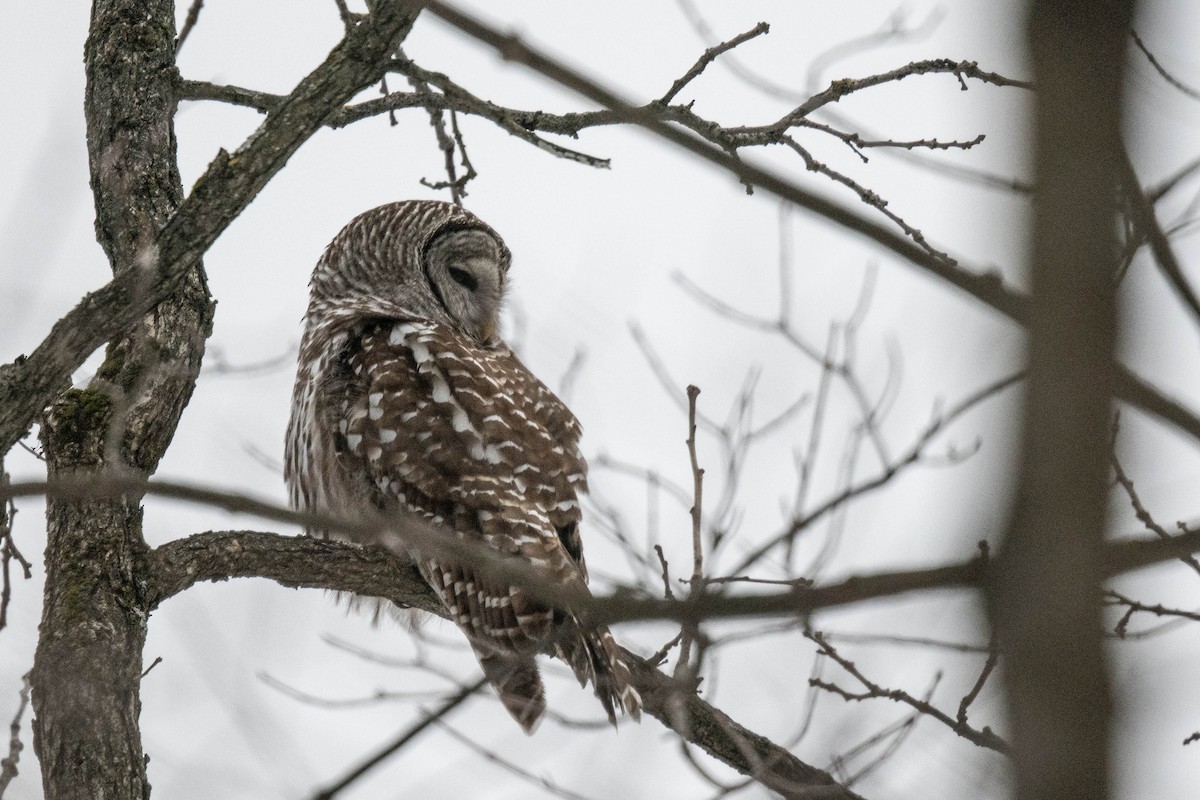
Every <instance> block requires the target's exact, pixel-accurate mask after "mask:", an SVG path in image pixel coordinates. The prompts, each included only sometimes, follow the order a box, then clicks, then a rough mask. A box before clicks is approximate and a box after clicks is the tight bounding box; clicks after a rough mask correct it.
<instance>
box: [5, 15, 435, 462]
mask: <svg viewBox="0 0 1200 800" xmlns="http://www.w3.org/2000/svg"><path fill="white" fill-rule="evenodd" d="M413 19H414V17H413V16H412V14H411V13H410V12H409V10H408V8H407V6H406V5H405V4H404V3H402V2H400V0H379V2H377V3H376V4H375V9H374V11H373V12H372V13H371V14H370V16H369V17H368V18H367V19H366V20H364V21H363V22H360V23H359V24H358V25H357V26H355V27H354V28H353V29H352V30H350V31H349V32H348V33H347V34H346V36H345V38H344V39H342V41H341V42H340V43H339V44H338V45H337V46H336V47H335V48H334V49H333V50H332V51H331V52H330V54H329V56H328V57H327V58H326V59H325V61H324V62H323V63H322V64H321V65H320V66H319V67H317V69H315V70H314V71H313V72H312V73H310V74H309V75H308V76H307V77H305V78H304V79H303V80H302V81H300V83H299V84H298V85H297V86H296V88H295V90H293V91H292V93H291V94H290V95H288V96H287V97H286V98H284V99H283V100H282V101H281V102H280V103H279V104H278V105H277V106H276V107H275V108H274V109H272V111H271V113H270V114H268V115H267V118H266V120H264V121H263V123H262V125H260V126H259V128H258V130H257V131H255V133H254V134H253V135H251V136H250V138H248V139H247V140H246V141H245V142H244V143H243V144H242V146H241V147H240V148H238V150H237V151H236V152H235V153H233V155H230V154H228V153H226V152H224V151H221V152H220V153H219V154H218V155H217V157H216V158H215V159H214V160H213V161H212V163H211V164H209V167H208V169H207V170H206V171H205V173H204V175H203V176H201V178H200V179H199V180H198V181H197V182H196V184H195V186H194V187H193V189H192V193H191V194H190V195H189V196H188V197H187V198H186V199H185V200H184V201H183V203H182V204H181V205H180V207H179V210H178V211H177V212H176V213H175V214H174V216H172V217H171V219H170V221H169V222H168V223H167V224H166V226H165V227H164V228H163V230H162V231H161V232H159V234H158V237H157V240H156V242H155V247H154V248H153V249H152V250H151V251H149V252H146V253H145V260H144V264H145V266H144V267H143V268H142V269H136V270H128V271H126V272H125V273H123V274H121V275H119V276H117V277H116V278H114V280H113V281H112V282H111V283H109V284H108V285H107V286H105V287H103V288H101V289H98V290H97V291H95V292H92V293H90V294H88V295H86V296H85V297H84V298H83V299H82V300H81V301H80V302H79V304H78V305H77V306H76V307H75V308H74V309H72V310H71V312H70V313H68V314H67V315H66V316H65V317H63V318H62V319H60V320H59V321H58V322H57V323H55V325H54V327H53V328H52V329H51V331H50V333H49V335H48V336H47V337H46V338H45V339H44V340H43V341H42V343H41V344H40V345H38V347H37V349H35V350H34V351H33V352H32V353H31V354H30V355H29V356H28V357H26V356H21V357H20V358H18V359H16V360H15V361H14V362H13V363H11V364H7V365H4V366H2V367H0V453H4V452H7V451H8V449H9V448H11V447H12V446H13V444H15V443H16V442H17V440H19V439H20V438H21V437H22V436H24V435H25V433H26V432H27V431H28V430H29V428H30V426H31V425H32V424H33V421H34V419H35V418H36V416H37V415H38V414H39V413H40V412H41V410H42V409H43V408H45V407H46V406H47V405H48V404H49V402H50V400H51V399H52V398H53V397H54V395H55V394H57V393H58V392H59V391H61V390H62V389H64V388H66V387H67V386H68V385H69V381H70V376H71V373H72V372H73V371H74V370H76V369H78V367H79V366H80V365H81V364H82V363H83V361H84V359H86V358H87V357H88V356H89V355H91V354H92V353H93V352H95V350H96V349H97V348H99V347H100V346H101V345H103V344H104V343H105V342H107V341H109V340H110V339H112V338H113V337H115V336H116V335H118V334H120V333H122V332H124V331H126V330H128V329H129V328H130V327H132V326H133V325H134V324H136V323H137V321H138V320H139V319H141V317H142V316H143V315H144V314H145V313H146V312H148V311H149V310H150V309H152V308H154V307H155V306H156V305H157V304H158V303H159V302H160V301H161V300H163V299H164V298H165V297H167V296H168V295H169V294H170V293H171V291H172V290H173V289H174V287H175V286H176V284H177V283H178V282H179V281H180V280H181V279H182V277H183V276H184V275H185V274H186V273H187V271H188V270H189V269H190V268H191V266H192V265H193V264H194V263H196V261H197V260H198V259H199V258H200V257H201V256H202V255H203V254H204V252H205V251H206V250H207V249H208V248H209V246H210V245H212V243H213V242H214V241H215V240H216V238H217V237H218V236H219V235H220V234H221V233H222V232H223V231H224V230H225V229H226V228H227V227H228V226H229V225H230V223H231V222H233V220H234V219H236V218H237V216H238V215H239V214H240V213H241V212H242V211H243V210H244V209H245V208H246V206H248V205H249V204H250V202H251V201H252V200H253V199H254V198H255V196H256V195H257V194H258V193H259V192H260V191H261V190H262V189H263V187H264V186H266V184H267V182H268V181H269V180H270V179H271V178H272V177H273V176H274V175H275V173H276V172H278V171H279V170H280V169H282V168H283V165H284V164H286V163H287V160H288V159H289V158H290V157H291V156H292V154H293V153H295V152H296V150H297V149H299V147H300V146H301V145H302V144H304V142H306V141H307V140H308V139H309V137H310V136H312V135H313V133H315V132H316V131H317V130H319V129H320V128H321V127H322V126H324V125H325V124H326V123H327V122H328V121H329V119H330V117H332V116H333V115H334V114H336V113H337V111H338V110H339V109H340V108H341V106H342V105H343V104H344V103H346V101H348V100H349V99H350V98H352V97H353V96H354V95H355V94H357V93H358V92H359V91H361V90H362V89H363V88H365V87H367V86H369V85H371V84H372V83H374V82H375V81H376V80H378V79H379V78H381V77H382V76H383V74H384V72H385V71H386V68H387V62H388V60H389V58H390V56H391V53H393V52H394V51H395V49H396V47H397V46H398V45H399V43H400V42H401V41H402V40H403V38H404V36H405V35H407V33H408V31H409V30H410V29H411V27H412V23H413Z"/></svg>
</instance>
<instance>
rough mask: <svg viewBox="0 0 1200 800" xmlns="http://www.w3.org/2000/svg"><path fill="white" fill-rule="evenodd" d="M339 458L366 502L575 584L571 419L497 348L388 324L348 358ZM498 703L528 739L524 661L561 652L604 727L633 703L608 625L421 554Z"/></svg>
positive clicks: (534, 685) (431, 329)
mask: <svg viewBox="0 0 1200 800" xmlns="http://www.w3.org/2000/svg"><path fill="white" fill-rule="evenodd" d="M348 354H349V361H348V365H349V371H350V373H351V377H350V381H349V383H350V388H349V390H348V391H347V392H346V393H345V395H344V397H345V400H344V403H343V405H342V409H341V415H340V417H341V418H340V421H339V423H338V429H339V435H340V437H341V439H340V442H339V445H340V447H339V449H340V450H341V452H342V454H343V455H342V457H343V458H345V459H349V460H353V461H357V462H359V465H360V467H359V469H360V470H362V467H365V472H366V474H368V475H369V476H370V479H371V481H372V483H373V491H374V492H375V499H376V503H377V505H379V506H380V507H381V508H383V509H385V510H387V509H392V508H394V509H402V510H406V511H408V512H412V513H417V514H420V515H421V516H423V517H424V518H426V519H428V520H429V521H430V522H432V523H433V524H434V525H437V526H440V527H444V528H446V529H449V530H453V531H454V532H455V533H457V535H458V536H459V537H461V538H464V539H467V540H477V541H481V542H483V543H485V544H486V545H487V546H488V547H489V548H491V549H493V550H495V551H499V552H500V553H504V554H506V555H512V556H517V557H519V558H521V559H522V560H523V561H525V562H526V563H528V564H529V565H530V566H532V567H533V568H534V569H535V570H536V571H537V572H538V573H539V574H540V575H541V576H543V577H544V578H545V579H546V580H547V581H550V582H552V583H557V584H559V585H563V586H571V587H577V588H583V587H585V586H586V571H585V569H584V566H583V553H582V543H581V541H580V539H579V536H578V528H579V523H580V519H581V514H580V508H579V500H578V498H579V495H580V494H581V493H583V492H584V491H586V489H587V478H586V467H585V463H584V461H583V458H582V456H581V455H580V453H579V449H578V441H579V435H580V429H579V423H578V422H577V421H576V419H575V417H574V416H573V415H572V414H571V412H570V411H569V410H567V408H566V407H565V406H564V405H563V404H562V403H561V402H560V401H559V400H558V398H556V397H555V396H554V395H553V393H551V392H550V390H549V389H547V388H546V387H545V386H544V385H543V384H542V383H541V382H540V381H538V380H537V379H536V378H535V377H534V376H533V375H532V374H531V373H530V372H529V371H528V370H527V369H525V367H524V365H523V364H521V362H520V361H519V360H518V359H517V358H516V356H514V355H513V354H512V352H511V351H509V350H508V348H506V347H504V346H502V345H501V346H499V347H497V348H495V349H485V348H480V347H479V346H477V345H474V344H473V343H471V342H469V341H467V340H464V339H463V338H462V337H461V336H460V335H459V334H457V333H455V332H454V331H451V330H449V329H448V328H446V327H444V326H439V325H434V324H432V323H425V322H419V321H388V322H383V323H379V324H376V325H373V326H370V327H368V328H366V329H363V330H361V331H360V332H359V334H358V336H357V338H356V339H353V340H352V341H351V343H350V346H349V349H348ZM417 563H418V566H419V567H420V569H421V572H422V575H423V576H424V577H425V579H426V580H427V581H428V582H429V583H430V585H431V586H432V587H433V588H434V589H435V590H436V591H437V592H438V594H439V596H440V597H441V599H442V602H443V603H444V604H445V606H446V608H447V609H448V611H449V612H450V615H451V617H452V618H453V619H454V621H455V622H456V623H457V624H458V625H459V627H461V628H462V629H463V631H464V632H465V633H466V634H467V636H468V638H469V639H470V641H471V643H472V645H473V647H474V648H475V651H476V655H477V656H478V658H479V661H480V664H481V666H482V667H483V669H484V673H485V675H486V676H487V677H488V679H489V681H490V682H491V683H492V685H493V686H494V687H495V689H496V692H497V694H498V695H499V696H500V698H501V700H502V701H503V703H504V705H505V707H506V708H507V709H508V710H509V712H510V713H511V714H512V715H513V717H514V718H515V719H516V720H517V721H518V722H519V723H520V724H521V725H522V727H524V728H525V729H526V730H527V731H528V730H532V728H533V726H534V725H536V722H537V719H538V717H540V715H541V713H542V710H543V709H544V706H545V700H544V692H543V689H542V684H541V679H540V677H539V676H538V673H537V667H536V665H535V664H534V661H533V657H534V655H536V654H537V653H540V652H550V653H557V654H559V655H560V656H561V657H562V658H563V659H564V660H565V661H567V662H568V663H569V664H571V666H572V668H573V669H574V671H575V674H576V676H577V677H578V678H579V680H580V682H581V683H585V682H590V683H591V684H592V685H593V687H594V688H595V690H596V693H597V696H598V697H600V699H601V702H602V704H603V705H604V707H605V710H606V711H607V712H608V715H609V717H610V719H613V720H614V721H615V713H614V706H615V707H622V708H625V709H626V710H627V711H628V712H629V713H636V712H637V709H638V708H639V706H640V703H639V698H638V697H637V693H636V691H634V690H633V688H632V685H631V683H630V676H629V670H628V667H627V666H626V665H625V663H624V661H623V660H622V659H621V657H620V655H619V651H618V650H617V648H616V644H615V642H613V640H612V637H611V635H610V634H609V633H608V631H607V630H604V629H597V630H588V631H584V630H581V629H580V627H579V625H578V624H577V623H576V621H575V619H574V617H573V615H571V614H570V612H569V611H564V610H562V609H555V608H552V607H550V606H548V605H546V604H545V603H542V602H540V601H538V600H536V599H535V598H533V597H532V596H531V595H529V594H528V593H527V592H525V591H523V590H522V589H520V588H518V587H512V586H509V585H507V584H506V583H504V582H502V581H497V580H495V579H491V578H489V577H488V576H487V575H486V574H485V573H484V571H482V570H480V571H477V570H475V569H474V567H473V566H472V565H471V564H469V563H465V559H459V560H452V559H448V558H444V557H442V556H437V557H434V558H430V557H427V556H419V557H418V559H417Z"/></svg>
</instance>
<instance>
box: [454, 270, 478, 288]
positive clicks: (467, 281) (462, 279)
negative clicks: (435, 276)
mask: <svg viewBox="0 0 1200 800" xmlns="http://www.w3.org/2000/svg"><path fill="white" fill-rule="evenodd" d="M447 272H449V273H450V277H451V278H453V279H454V282H455V283H457V284H458V285H459V286H462V287H464V288H465V289H466V290H467V291H468V292H473V291H475V289H476V288H478V286H479V281H478V280H476V279H475V276H474V275H472V274H471V273H469V272H467V271H466V270H465V269H459V268H458V267H448V268H447Z"/></svg>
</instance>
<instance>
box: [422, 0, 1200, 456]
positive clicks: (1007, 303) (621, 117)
mask: <svg viewBox="0 0 1200 800" xmlns="http://www.w3.org/2000/svg"><path fill="white" fill-rule="evenodd" d="M407 1H408V2H410V3H411V4H412V5H413V7H423V8H426V9H427V10H428V11H429V12H430V13H432V14H434V15H435V16H437V17H439V18H441V19H442V20H444V21H446V22H447V23H449V24H450V25H453V26H454V27H456V28H458V29H459V30H461V31H462V32H464V33H466V34H467V35H468V36H471V37H474V38H475V39H478V40H479V41H481V42H483V43H484V44H487V45H489V46H491V47H492V48H494V49H495V50H496V51H497V52H498V53H499V54H500V56H501V57H502V58H504V59H505V60H508V61H515V62H517V63H520V64H524V65H525V66H527V67H529V68H530V69H532V70H534V71H535V72H538V73H540V74H542V75H545V76H546V77H548V78H550V79H551V80H553V81H555V82H557V83H559V84H561V85H563V86H566V87H567V88H569V89H572V90H574V91H576V92H578V93H579V94H581V95H583V96H584V97H587V98H588V99H590V100H592V101H594V102H596V103H599V104H600V105H602V106H604V107H605V108H607V109H609V110H610V111H609V113H611V114H613V115H615V120H614V121H617V122H629V123H633V124H636V125H640V126H642V127H644V128H646V129H647V130H649V131H651V132H653V133H655V134H657V135H659V136H660V137H662V138H664V139H666V140H667V141H669V142H671V143H672V144H674V145H676V146H678V147H680V148H682V149H684V150H687V151H688V152H690V153H692V154H693V155H696V156H698V157H700V158H702V159H704V160H706V161H708V162H710V163H713V164H716V165H717V166H719V167H721V168H722V169H725V170H726V171H728V172H731V173H733V174H734V175H736V176H737V178H738V180H740V181H741V182H743V183H746V184H749V185H752V186H756V187H759V188H761V189H764V190H765V191H768V192H770V193H771V194H774V195H775V196H777V197H779V198H781V199H784V200H787V201H789V202H791V203H794V204H796V205H798V206H800V207H802V208H805V209H808V210H809V211H811V212H813V213H815V214H817V215H819V216H822V217H825V218H826V219H827V220H829V221H830V222H833V223H834V224H836V225H839V226H841V227H843V228H845V229H847V230H849V231H852V232H854V233H857V234H859V235H860V236H863V237H864V238H866V239H869V240H870V241H873V242H875V243H876V244H878V245H880V246H882V247H884V248H886V249H888V250H890V251H892V252H893V253H895V254H896V255H898V256H900V257H901V258H902V259H904V260H905V261H908V262H909V263H911V264H913V265H915V266H917V267H920V268H921V269H924V270H926V271H928V272H930V273H932V274H933V275H936V276H937V277H939V278H941V279H942V280H944V281H946V282H947V283H949V284H950V285H952V286H954V287H956V288H958V289H959V290H961V291H963V292H966V293H967V294H969V295H971V296H972V297H974V298H976V299H977V300H979V301H981V302H983V303H984V304H986V305H988V306H990V307H991V308H993V309H995V310H996V311H999V312H1000V313H1001V314H1004V315H1005V316H1007V317H1009V318H1010V319H1012V320H1014V321H1015V322H1018V323H1020V324H1021V325H1028V323H1029V313H1030V309H1029V306H1030V302H1029V298H1028V296H1026V295H1025V294H1023V293H1021V292H1019V291H1017V290H1016V289H1013V288H1011V287H1009V286H1007V285H1005V283H1004V282H1003V279H1002V278H1001V277H1000V276H999V275H998V274H997V273H994V272H987V273H985V272H981V271H979V270H974V271H973V270H970V269H965V268H963V267H962V266H961V265H960V263H959V261H958V260H957V259H953V258H942V257H938V256H935V255H932V254H931V253H930V252H928V251H927V250H925V249H924V248H922V247H920V246H918V245H917V244H915V243H914V242H913V241H911V240H910V239H908V238H906V237H904V236H901V235H900V234H897V233H894V232H893V231H891V230H888V229H887V228H884V227H883V226H881V225H878V224H876V223H874V222H872V221H871V220H869V219H868V218H866V217H864V216H862V215H861V214H859V213H858V212H856V211H852V210H850V209H849V208H846V207H845V206H842V205H841V204H839V203H835V202H833V201H830V200H827V199H826V198H824V197H821V196H820V195H817V194H814V193H813V192H810V191H808V190H806V189H804V188H802V187H800V186H799V185H797V184H795V183H792V182H790V181H788V180H786V179H784V178H782V177H780V176H778V175H776V174H774V173H770V172H767V171H765V170H762V169H759V168H758V167H755V166H753V165H752V164H749V163H747V162H745V161H742V160H740V159H737V158H734V157H732V156H730V155H728V154H727V153H725V152H724V151H722V150H719V149H717V148H714V147H712V146H710V145H708V144H705V143H704V142H702V141H700V140H698V139H696V138H695V137H694V136H691V135H689V134H688V133H685V132H684V131H681V130H679V129H677V128H674V127H671V126H670V125H667V124H666V123H665V122H664V121H662V120H661V119H659V117H657V116H655V115H654V114H653V113H651V112H650V111H648V110H647V109H642V108H637V107H634V106H633V105H631V104H630V103H628V102H626V101H625V100H624V99H622V98H621V97H619V96H618V95H616V94H615V93H613V92H612V91H610V90H608V89H606V88H605V87H603V86H601V85H599V84H598V83H596V82H595V81H592V80H590V79H588V78H586V77H585V76H583V75H582V74H580V73H579V72H576V71H575V70H573V69H571V68H569V67H567V66H565V65H564V64H562V63H560V62H558V61H555V60H554V59H552V58H549V57H547V56H546V55H544V54H543V53H540V52H538V51H536V50H533V49H532V48H530V47H528V46H527V45H525V44H524V43H523V42H522V41H521V40H520V39H519V38H517V37H516V36H510V35H506V34H503V33H501V32H500V31H497V30H496V29H494V28H492V27H490V26H488V25H486V24H484V23H483V22H481V21H479V20H478V19H476V18H474V17H472V16H469V15H467V14H465V13H463V12H461V11H459V10H457V9H454V8H452V7H450V6H448V5H446V4H445V3H442V2H438V1H437V0H428V2H422V1H421V0H407ZM962 66H964V65H962V64H958V63H955V62H947V65H945V67H944V70H943V71H947V72H951V73H954V72H957V71H959V68H960V67H962ZM976 69H977V68H976ZM985 74H986V75H987V76H989V77H990V76H991V73H985ZM1005 80H1006V81H1008V79H1005ZM1008 83H1009V84H1010V85H1018V84H1020V82H1016V81H1008ZM1021 85H1025V84H1021ZM676 121H679V120H676ZM1114 380H1115V385H1114V393H1115V395H1116V396H1117V397H1119V398H1120V399H1122V400H1124V401H1126V402H1128V403H1131V404H1133V405H1135V406H1140V407H1141V408H1143V409H1144V410H1146V411H1148V412H1150V413H1151V414H1153V415H1155V416H1158V417H1159V418H1160V419H1162V420H1164V421H1166V422H1168V423H1170V424H1172V425H1174V426H1176V427H1177V428H1179V429H1180V430H1181V431H1183V432H1184V433H1187V434H1188V435H1189V436H1190V437H1192V439H1194V440H1195V441H1197V442H1200V416H1197V415H1196V414H1195V413H1194V412H1192V411H1191V410H1189V409H1187V408H1185V407H1184V406H1182V405H1180V404H1179V403H1178V402H1177V401H1175V400H1173V399H1171V398H1169V397H1167V396H1165V395H1163V394H1162V393H1161V392H1159V391H1158V390H1156V389H1154V388H1153V387H1151V386H1149V385H1148V384H1146V383H1145V382H1144V381H1142V380H1141V379H1140V378H1138V377H1137V376H1136V375H1134V374H1133V373H1131V372H1130V371H1129V370H1128V369H1126V368H1125V367H1122V366H1119V365H1118V366H1117V370H1116V375H1115V376H1114Z"/></svg>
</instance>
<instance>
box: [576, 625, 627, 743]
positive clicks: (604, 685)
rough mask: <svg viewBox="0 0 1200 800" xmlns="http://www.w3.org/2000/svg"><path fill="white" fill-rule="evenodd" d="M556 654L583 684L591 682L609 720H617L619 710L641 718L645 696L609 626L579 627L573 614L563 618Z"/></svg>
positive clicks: (615, 721)
mask: <svg viewBox="0 0 1200 800" xmlns="http://www.w3.org/2000/svg"><path fill="white" fill-rule="evenodd" d="M563 623H564V624H563V626H562V630H561V634H560V638H559V643H558V646H557V648H556V649H557V652H556V655H557V656H558V657H559V658H560V659H562V660H563V661H565V662H567V664H569V665H570V666H571V669H572V671H574V673H575V677H576V679H578V681H579V685H580V686H586V685H587V684H589V683H590V684H592V688H593V690H594V691H595V693H596V698H597V699H598V700H599V701H600V705H602V706H603V707H604V711H605V713H606V714H607V715H608V721H609V722H611V723H612V724H613V725H614V726H615V725H616V724H617V714H616V712H617V710H618V709H620V710H622V711H624V712H625V713H626V714H628V715H629V716H631V717H633V718H634V719H637V720H640V719H641V710H642V697H641V695H639V694H638V691H637V689H636V688H634V686H633V674H632V672H630V670H629V665H628V664H626V663H625V659H624V657H622V655H621V649H620V647H618V646H617V642H616V640H615V639H613V636H612V634H611V633H609V631H608V628H596V629H594V630H590V631H584V630H582V629H580V627H579V623H578V621H576V620H575V619H574V618H573V617H568V619H566V620H564V621H563Z"/></svg>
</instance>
